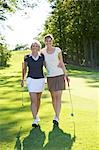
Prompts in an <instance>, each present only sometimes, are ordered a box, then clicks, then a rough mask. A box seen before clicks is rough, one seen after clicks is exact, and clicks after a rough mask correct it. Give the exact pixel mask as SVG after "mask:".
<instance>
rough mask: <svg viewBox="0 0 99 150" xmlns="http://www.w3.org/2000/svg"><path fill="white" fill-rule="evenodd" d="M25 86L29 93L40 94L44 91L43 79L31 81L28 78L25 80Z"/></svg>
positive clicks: (31, 79)
mask: <svg viewBox="0 0 99 150" xmlns="http://www.w3.org/2000/svg"><path fill="white" fill-rule="evenodd" d="M26 85H27V88H28V91H29V92H36V93H39V92H42V91H43V90H44V85H45V78H40V79H33V78H31V77H28V78H27V79H26Z"/></svg>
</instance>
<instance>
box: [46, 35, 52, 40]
mask: <svg viewBox="0 0 99 150" xmlns="http://www.w3.org/2000/svg"><path fill="white" fill-rule="evenodd" d="M47 38H51V40H54V37H53V35H52V34H47V35H45V37H44V40H46V39H47Z"/></svg>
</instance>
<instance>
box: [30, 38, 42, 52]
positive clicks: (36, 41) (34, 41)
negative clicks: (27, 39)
mask: <svg viewBox="0 0 99 150" xmlns="http://www.w3.org/2000/svg"><path fill="white" fill-rule="evenodd" d="M35 43H36V44H37V45H38V47H39V50H40V49H41V43H40V42H39V41H38V40H33V42H32V44H31V49H32V46H33V44H35Z"/></svg>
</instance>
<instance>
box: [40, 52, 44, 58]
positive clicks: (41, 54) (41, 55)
mask: <svg viewBox="0 0 99 150" xmlns="http://www.w3.org/2000/svg"><path fill="white" fill-rule="evenodd" d="M40 57H42V58H43V60H44V54H43V53H42V52H41V53H40Z"/></svg>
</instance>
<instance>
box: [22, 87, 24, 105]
mask: <svg viewBox="0 0 99 150" xmlns="http://www.w3.org/2000/svg"><path fill="white" fill-rule="evenodd" d="M23 92H24V86H23V87H22V107H23V106H24V94H23Z"/></svg>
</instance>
